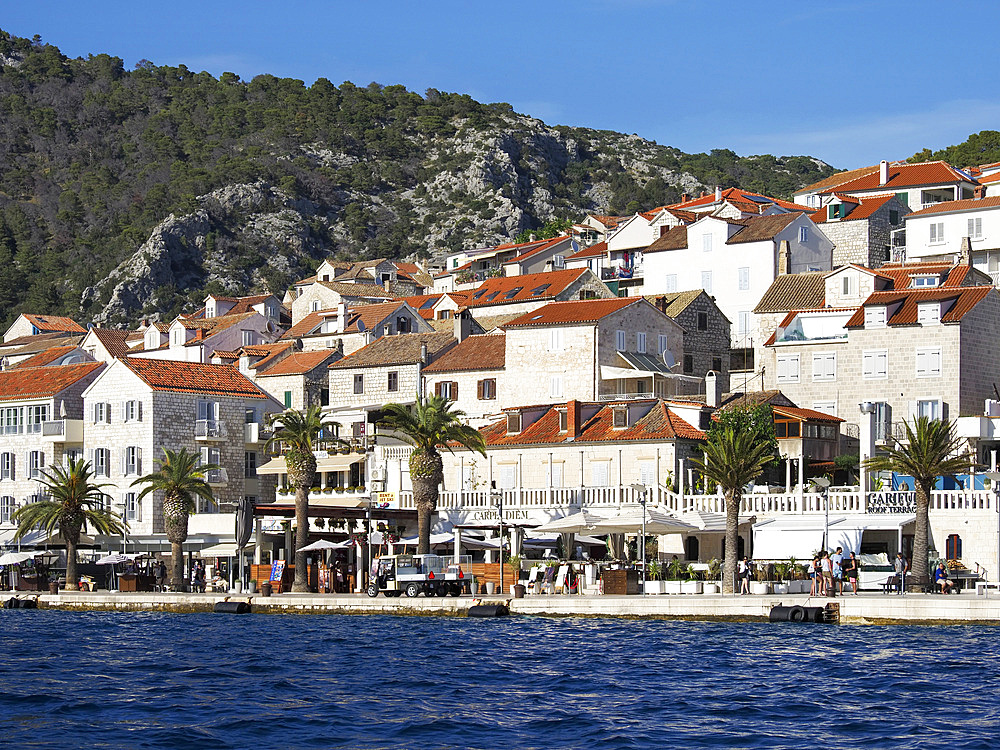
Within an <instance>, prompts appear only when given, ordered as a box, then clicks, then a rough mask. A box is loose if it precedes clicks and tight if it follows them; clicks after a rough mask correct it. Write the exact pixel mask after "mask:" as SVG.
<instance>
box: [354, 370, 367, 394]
mask: <svg viewBox="0 0 1000 750" xmlns="http://www.w3.org/2000/svg"><path fill="white" fill-rule="evenodd" d="M354 392H355V393H364V392H365V376H364V375H362V374H358V375H355V376H354Z"/></svg>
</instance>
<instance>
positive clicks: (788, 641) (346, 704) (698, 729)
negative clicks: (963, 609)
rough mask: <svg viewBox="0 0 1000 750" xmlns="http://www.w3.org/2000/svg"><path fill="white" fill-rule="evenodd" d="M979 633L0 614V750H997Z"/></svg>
mask: <svg viewBox="0 0 1000 750" xmlns="http://www.w3.org/2000/svg"><path fill="white" fill-rule="evenodd" d="M998 645H1000V629H997V628H981V627H936V628H931V627H848V626H842V627H834V626H815V625H813V626H808V625H798V624H790V623H789V624H779V625H767V624H759V625H758V624H753V625H749V624H711V623H692V622H660V621H617V620H594V619H543V618H511V619H506V620H467V619H451V618H422V617H338V616H285V617H282V616H268V615H244V616H236V615H221V614H219V615H207V614H206V615H173V614H169V615H168V614H140V613H127V614H125V613H123V614H111V613H68V612H56V611H35V612H32V611H22V610H0V745H2V746H4V747H11V748H22V747H45V748H50V747H107V748H146V747H156V748H159V747H183V748H192V749H193V748H227V747H240V748H242V747H260V748H265V747H266V748H286V747H301V748H315V747H350V748H384V747H405V748H411V747H412V748H425V747H427V748H446V747H454V748H465V747H477V748H501V747H503V748H507V747H517V748H521V747H525V748H529V747H531V748H546V749H552V748H587V749H588V750H590V749H592V748H633V747H663V748H669V747H686V748H709V747H711V748H715V747H769V748H770V747H789V748H812V747H818V748H853V747H891V748H909V747H913V748H917V747H946V748H953V749H958V748H995V747H997V746H998V745H1000V698H998V696H1000V677H998V674H1000V670H998V667H1000V657H998V655H997V654H998Z"/></svg>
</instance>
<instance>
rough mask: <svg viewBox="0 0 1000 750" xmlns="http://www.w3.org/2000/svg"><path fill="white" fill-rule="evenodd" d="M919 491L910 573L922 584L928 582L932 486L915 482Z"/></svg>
mask: <svg viewBox="0 0 1000 750" xmlns="http://www.w3.org/2000/svg"><path fill="white" fill-rule="evenodd" d="M915 484H916V487H915V489H916V491H917V507H916V516H917V517H916V524H915V528H914V530H913V560H911V561H910V573H911V574H912V575H913V577H914V578H915V579H917V580H918V581H920V582H927V580H928V570H927V548H928V546H929V542H930V533H929V527H930V519H929V518H928V511H927V508H928V505H929V504H930V495H931V486H932V485H931V484H930V483H927V484H924V483H923V482H915Z"/></svg>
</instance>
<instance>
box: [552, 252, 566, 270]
mask: <svg viewBox="0 0 1000 750" xmlns="http://www.w3.org/2000/svg"><path fill="white" fill-rule="evenodd" d="M552 267H553V268H565V267H566V256H565V255H553V256H552Z"/></svg>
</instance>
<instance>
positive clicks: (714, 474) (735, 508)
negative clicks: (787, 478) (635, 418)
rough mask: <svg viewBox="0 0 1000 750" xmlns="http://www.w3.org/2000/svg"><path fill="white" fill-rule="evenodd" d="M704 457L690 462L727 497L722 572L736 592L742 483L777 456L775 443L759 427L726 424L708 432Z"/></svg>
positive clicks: (726, 587) (730, 589) (728, 588)
mask: <svg viewBox="0 0 1000 750" xmlns="http://www.w3.org/2000/svg"><path fill="white" fill-rule="evenodd" d="M704 450H705V458H704V459H697V458H695V459H692V461H691V463H693V464H694V465H695V467H696V468H697V469H698V471H700V472H701V473H702V474H703V475H704V476H705V478H706V479H708V480H710V481H712V482H715V483H716V484H718V485H719V486H720V487H721V488H722V494H723V496H724V497H725V499H726V559H725V566H724V569H723V575H722V591H723V593H732V592H733V590H734V589H733V582H734V580H735V579H736V556H737V555H738V554H739V551H738V550H739V545H738V541H737V540H738V538H739V524H740V520H739V519H740V503H741V501H742V500H743V487H744V486H746V485H747V484H749V483H750V482H752V481H753V480H754V479H756V478H757V477H758V476H760V473H761V471H762V470H763V469H764V467H765V466H767V465H768V464H769V463H771V461H772V460H774V446H773V445H772V444H771V442H770V441H769V440H767V439H766V438H764V437H762V436H761V434H760V433H759V432H758V431H755V430H750V429H745V430H739V429H735V428H734V427H733V426H732V425H726V426H724V427H722V428H721V429H718V430H714V431H712V432H710V433H709V436H708V442H707V443H705V448H704Z"/></svg>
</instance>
